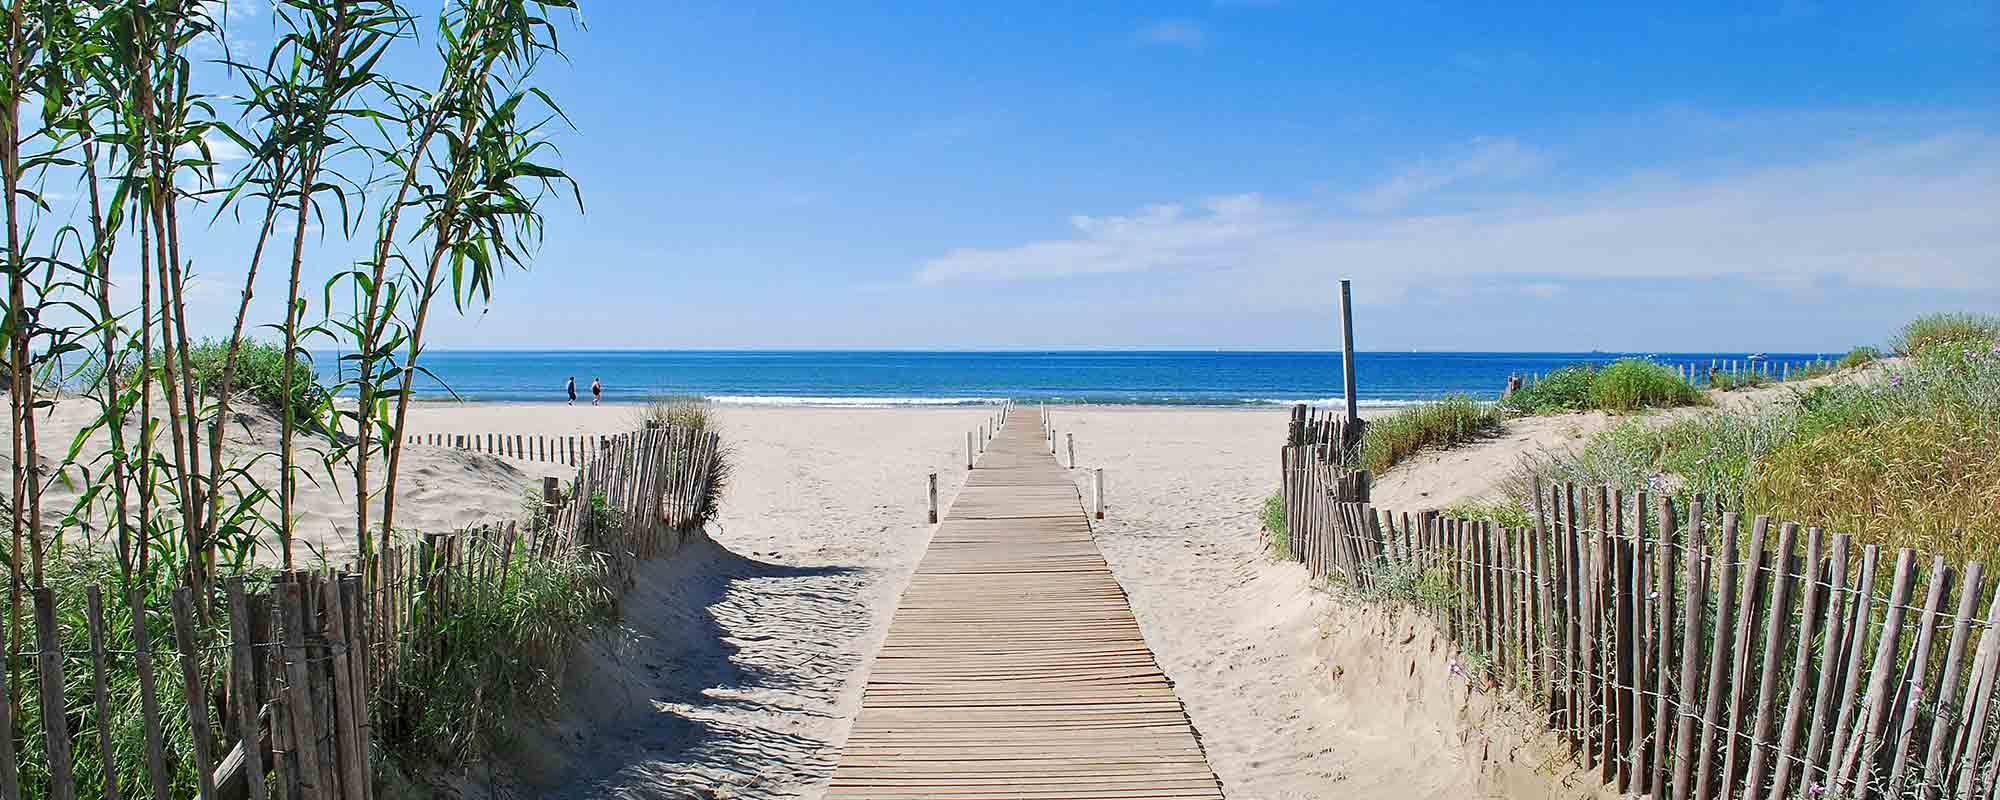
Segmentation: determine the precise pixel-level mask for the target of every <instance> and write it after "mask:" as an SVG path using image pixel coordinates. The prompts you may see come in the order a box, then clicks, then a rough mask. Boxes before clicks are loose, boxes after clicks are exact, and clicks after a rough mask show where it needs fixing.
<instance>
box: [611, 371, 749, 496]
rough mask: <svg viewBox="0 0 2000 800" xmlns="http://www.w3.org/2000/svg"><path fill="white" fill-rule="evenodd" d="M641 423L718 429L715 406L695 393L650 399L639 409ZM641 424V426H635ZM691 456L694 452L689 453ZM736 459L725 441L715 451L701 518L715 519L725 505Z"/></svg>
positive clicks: (703, 429) (709, 429)
mask: <svg viewBox="0 0 2000 800" xmlns="http://www.w3.org/2000/svg"><path fill="white" fill-rule="evenodd" d="M637 422H638V423H639V426H643V425H644V424H646V423H649V422H657V423H660V424H662V425H665V426H666V427H669V428H685V429H690V430H694V431H699V432H702V433H719V431H717V430H716V428H715V425H716V412H715V407H714V406H713V405H710V404H709V402H708V399H707V398H705V397H699V396H695V395H667V396H663V397H655V398H653V399H652V400H651V401H648V402H647V403H646V405H645V406H644V407H643V408H642V409H641V410H640V411H639V415H638V420H637ZM635 427H638V426H635ZM686 455H687V457H690V458H691V457H692V455H691V454H686ZM734 462H735V459H734V458H733V457H732V454H731V453H730V450H729V446H728V443H727V442H726V441H725V442H724V443H723V444H722V445H721V446H720V447H719V448H718V449H717V450H716V453H715V465H714V467H713V469H712V472H711V477H710V479H709V482H708V496H707V497H706V498H705V502H703V503H702V516H701V521H703V522H707V521H708V520H710V519H713V518H714V516H715V514H716V513H717V512H718V511H720V510H721V508H722V494H723V492H724V490H726V489H728V488H729V476H730V474H731V473H732V472H733V471H734V470H733V466H734Z"/></svg>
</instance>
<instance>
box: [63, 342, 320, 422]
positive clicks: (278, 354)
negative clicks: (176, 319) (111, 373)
mask: <svg viewBox="0 0 2000 800" xmlns="http://www.w3.org/2000/svg"><path fill="white" fill-rule="evenodd" d="M228 357H229V343H228V342H227V341H223V340H217V339H203V340H202V341H201V343H200V344H197V345H195V346H194V348H193V349H192V351H191V352H190V353H189V355H188V364H187V366H188V374H189V375H190V376H191V377H193V378H194V385H195V389H196V390H197V391H200V392H201V393H202V394H205V395H208V396H211V397H213V396H214V395H215V394H216V393H218V392H220V391H222V370H223V367H224V365H225V364H226V363H227V361H228ZM152 365H153V369H155V370H160V369H164V368H165V367H166V355H165V351H161V352H159V353H155V354H154V355H153V359H152ZM177 366H178V365H177ZM103 373H104V369H103V366H102V365H101V364H100V363H97V362H92V363H91V364H89V365H87V366H86V367H85V368H84V369H83V370H82V374H80V375H79V376H78V381H79V382H80V383H82V384H83V385H84V386H87V387H95V386H97V385H98V383H99V382H101V381H102V379H103ZM292 376H293V380H292V396H291V402H289V403H287V402H286V400H285V347H284V345H282V344H271V343H267V342H260V341H257V340H255V339H244V340H243V341H242V343H241V344H240V345H239V346H238V348H237V351H236V373H235V374H234V375H233V376H232V377H231V378H230V393H231V394H236V395H248V396H249V397H250V399H251V400H252V401H254V402H256V403H257V404H258V405H260V406H263V407H264V408H267V409H270V410H271V411H272V412H274V413H282V412H283V411H284V410H285V409H286V408H290V409H292V414H293V417H292V418H293V419H295V420H308V419H312V418H313V416H314V411H315V410H316V409H318V408H319V405H320V403H322V402H324V401H325V400H326V398H327V389H326V387H325V386H323V385H321V384H320V382H319V376H318V375H317V374H315V373H314V372H313V365H312V357H311V356H310V355H309V354H307V353H304V352H301V353H299V355H298V360H297V361H294V362H293V364H292ZM180 377H181V376H180V375H179V373H178V369H176V374H175V375H174V376H173V379H174V380H175V381H177V382H178V381H179V380H180ZM138 380H139V361H138V359H137V357H136V356H134V357H131V358H128V359H126V360H125V361H124V363H121V364H119V365H118V381H119V384H120V385H121V386H131V385H132V384H134V383H136V382H138Z"/></svg>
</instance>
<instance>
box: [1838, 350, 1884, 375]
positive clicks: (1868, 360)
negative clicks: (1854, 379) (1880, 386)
mask: <svg viewBox="0 0 2000 800" xmlns="http://www.w3.org/2000/svg"><path fill="white" fill-rule="evenodd" d="M1881 358H1882V351H1880V350H1877V349H1875V348H1873V347H1867V346H1865V345H1864V346H1862V347H1856V348H1854V349H1853V350H1849V351H1847V355H1844V356H1841V357H1840V368H1841V369H1853V368H1855V367H1865V366H1868V365H1869V364H1873V363H1875V362H1876V361H1878V360H1880V359H1881Z"/></svg>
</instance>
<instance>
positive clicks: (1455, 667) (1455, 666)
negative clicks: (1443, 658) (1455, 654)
mask: <svg viewBox="0 0 2000 800" xmlns="http://www.w3.org/2000/svg"><path fill="white" fill-rule="evenodd" d="M1449 669H1450V670H1451V676H1452V677H1454V678H1463V677H1465V667H1463V666H1460V665H1459V663H1458V659H1456V658H1454V659H1452V660H1451V665H1450V667H1449Z"/></svg>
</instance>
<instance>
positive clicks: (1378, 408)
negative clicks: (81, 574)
mask: <svg viewBox="0 0 2000 800" xmlns="http://www.w3.org/2000/svg"><path fill="white" fill-rule="evenodd" d="M702 399H703V400H704V401H706V402H707V403H708V404H709V405H711V406H714V407H716V408H721V409H728V410H746V411H750V410H793V409H798V410H810V409H820V410H833V411H839V410H856V411H858V410H874V411H900V410H908V411H975V410H979V409H998V408H1000V407H1001V406H1002V405H1005V404H1006V403H1005V402H1003V401H998V400H991V401H978V402H942V401H938V400H935V399H933V398H876V397H860V398H830V397H774V398H771V400H770V401H768V402H766V401H758V402H738V401H734V400H731V399H726V398H724V399H718V398H713V397H707V398H702ZM653 401H654V399H653V398H649V399H644V400H630V399H618V400H605V401H604V402H602V403H599V404H597V405H595V406H592V405H591V404H590V403H589V402H587V401H585V400H583V399H578V400H577V401H576V402H575V403H573V404H572V403H568V402H565V401H563V400H561V399H553V400H479V399H469V400H452V399H446V398H417V399H415V400H413V401H412V403H411V408H413V409H424V410H426V411H431V412H436V411H442V410H446V409H454V408H456V409H464V410H467V411H478V410H490V409H508V408H546V409H558V408H562V409H587V408H601V409H624V410H627V411H637V410H639V409H643V408H645V407H646V406H647V405H648V404H650V403H652V402H653ZM1427 402H1430V401H1428V400H1363V401H1361V402H1360V403H1359V404H1358V407H1359V410H1360V413H1361V416H1362V417H1377V416H1384V415H1387V414H1392V413H1395V412H1396V411H1399V410H1402V409H1405V408H1410V407H1412V406H1418V405H1422V404H1424V403H1427ZM1481 402H1495V401H1481ZM1300 403H1304V404H1306V405H1309V406H1312V407H1314V408H1340V407H1341V403H1340V402H1339V401H1338V400H1335V401H1331V402H1326V401H1319V400H1270V401H1265V400H1259V401H1244V402H1234V403H1196V402H1186V403H1144V402H1102V403H1100V402H1066V401H1065V402H1053V403H1043V402H1040V401H1033V402H1015V403H1013V405H1016V406H1020V407H1031V406H1041V405H1046V406H1048V407H1049V408H1050V409H1052V411H1093V412H1095V411H1113V412H1118V411H1173V410H1176V409H1181V410H1188V411H1245V412H1257V411H1282V410H1287V409H1290V408H1291V407H1292V406H1294V405H1297V404H1300Z"/></svg>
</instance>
